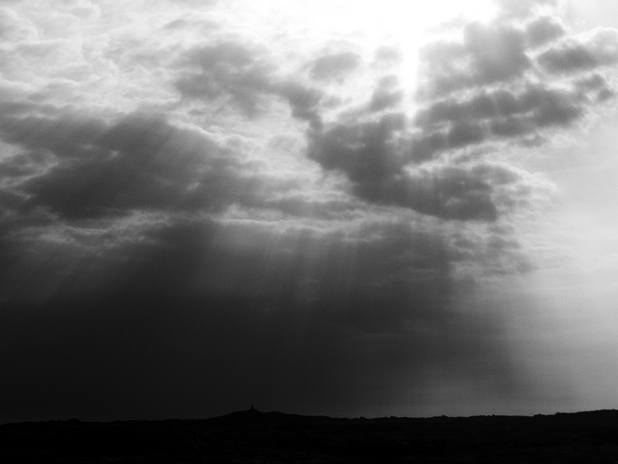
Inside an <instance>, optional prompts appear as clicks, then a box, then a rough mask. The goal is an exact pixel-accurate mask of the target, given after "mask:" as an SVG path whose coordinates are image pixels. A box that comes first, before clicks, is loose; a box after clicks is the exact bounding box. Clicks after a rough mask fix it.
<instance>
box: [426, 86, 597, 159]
mask: <svg viewBox="0 0 618 464" xmlns="http://www.w3.org/2000/svg"><path fill="white" fill-rule="evenodd" d="M584 82H587V81H583V82H581V83H580V82H576V83H574V84H573V85H572V87H571V88H570V89H565V88H560V87H556V88H551V87H549V86H542V85H529V86H528V87H527V88H524V89H521V90H518V91H509V90H504V89H498V90H495V91H481V92H479V93H478V94H477V95H475V96H473V97H471V98H469V99H457V98H451V99H447V100H440V101H437V102H435V103H434V104H432V105H430V106H429V107H427V108H426V109H424V110H421V111H419V113H418V114H417V117H416V122H417V124H418V125H419V126H420V127H423V128H427V129H431V128H433V129H434V130H435V129H436V128H438V129H439V128H444V127H446V128H447V130H448V133H449V136H450V143H449V144H445V143H440V142H442V140H441V139H438V140H435V141H434V145H433V146H432V147H429V148H428V149H426V150H428V154H432V153H433V152H437V151H438V150H440V149H444V148H446V147H450V148H454V147H457V146H461V145H471V144H478V143H481V142H483V141H485V140H488V139H491V138H492V137H498V138H516V137H519V136H522V135H526V134H530V133H534V132H539V131H542V130H543V129H544V128H548V127H553V126H558V127H559V126H568V125H569V124H571V123H573V122H574V121H577V120H579V119H581V118H582V117H583V116H584V115H585V114H586V112H587V111H588V109H589V107H590V105H591V101H590V100H589V98H588V94H587V93H585V92H584V93H582V90H584V91H585V90H591V91H597V92H600V91H603V90H605V87H603V89H591V88H587V87H586V84H585V83H584ZM599 85H600V84H599ZM484 127H485V128H486V130H484V129H483V128H484ZM432 148H433V149H432ZM422 154H423V151H421V155H422Z"/></svg>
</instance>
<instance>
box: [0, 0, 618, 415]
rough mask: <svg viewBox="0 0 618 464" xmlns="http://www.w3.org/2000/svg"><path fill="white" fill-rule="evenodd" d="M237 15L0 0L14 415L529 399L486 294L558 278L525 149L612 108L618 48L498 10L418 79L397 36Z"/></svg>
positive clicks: (608, 38)
mask: <svg viewBox="0 0 618 464" xmlns="http://www.w3.org/2000/svg"><path fill="white" fill-rule="evenodd" d="M224 3H225V2H193V1H191V2H189V1H183V2H169V1H167V0H157V1H155V2H142V1H137V0H136V1H135V2H131V5H130V6H127V7H122V8H121V10H122V13H123V14H122V18H120V17H119V16H118V6H117V5H115V4H112V3H111V2H108V1H98V2H94V1H93V2H90V1H87V0H74V1H66V2H60V3H58V4H55V3H54V5H51V4H50V3H49V2H45V1H36V2H32V3H31V2H28V4H27V5H26V2H23V1H18V0H16V1H12V2H2V3H0V38H1V39H2V42H3V44H2V46H1V47H0V73H1V74H0V75H1V78H0V304H1V305H3V307H6V308H8V309H7V310H6V311H3V312H2V314H1V315H0V327H1V329H0V340H2V342H1V343H2V349H0V353H4V354H3V355H2V358H3V360H4V361H5V363H4V364H5V365H7V366H8V365H9V364H11V363H9V360H8V358H7V356H9V354H10V353H20V354H19V356H18V357H19V362H18V363H13V364H11V365H12V366H13V367H11V368H9V371H10V372H7V373H6V374H7V375H6V377H7V378H9V379H10V380H9V382H8V383H6V384H4V386H3V387H1V388H0V393H1V396H2V397H3V398H10V399H11V404H10V405H9V404H8V402H7V401H4V402H3V404H2V407H1V408H0V410H2V411H3V414H5V415H6V417H4V418H3V417H0V420H2V419H24V418H37V417H57V416H62V415H65V414H66V415H71V416H73V415H75V416H81V415H85V416H91V417H107V418H111V417H139V416H144V415H146V416H161V417H162V416H166V415H170V416H171V415H173V416H192V415H208V414H211V413H215V412H225V410H226V409H229V408H234V407H239V406H244V405H245V403H247V404H250V403H251V402H254V403H257V404H259V405H261V406H262V407H265V408H270V407H272V408H288V409H293V410H303V411H306V412H330V413H342V414H357V413H363V412H367V411H369V412H375V413H378V414H380V413H385V412H387V411H388V412H392V411H397V410H400V411H401V410H402V409H401V408H403V410H404V411H403V412H404V413H413V412H414V411H419V410H420V411H433V412H435V411H434V410H432V409H431V408H430V407H429V406H427V405H429V404H433V403H432V401H435V402H439V401H440V400H441V399H442V400H443V399H444V397H443V396H440V395H441V394H442V393H440V392H444V391H445V390H443V389H441V388H442V387H443V386H444V385H450V386H452V388H453V390H458V389H459V390H458V391H463V392H465V393H466V394H469V396H470V398H472V399H471V400H470V401H471V403H474V404H477V405H478V404H481V403H482V402H483V401H484V398H493V399H496V398H498V399H502V400H503V401H506V402H508V401H511V400H512V401H515V400H516V399H517V398H519V395H521V394H522V391H523V390H525V389H526V388H528V387H527V386H526V385H525V383H526V382H525V380H522V379H523V378H524V377H525V376H523V374H522V373H521V372H520V371H519V370H518V368H517V367H516V366H514V365H513V364H512V363H511V360H510V357H509V356H510V355H509V353H508V349H507V347H506V346H505V344H504V342H503V340H502V335H503V333H502V330H503V329H502V326H501V320H500V317H499V315H498V314H491V313H482V314H481V313H480V312H474V311H467V310H468V309H469V308H466V304H465V302H467V301H472V297H471V296H470V295H472V294H473V293H474V291H473V289H474V288H475V286H476V284H477V283H478V282H480V281H483V280H485V279H491V278H493V277H495V276H501V275H505V274H516V273H526V272H530V271H531V270H533V269H534V268H535V266H537V265H538V263H537V262H536V261H535V258H534V256H533V254H532V252H531V251H530V250H528V249H527V248H526V243H525V241H524V240H522V239H521V238H520V236H519V235H518V231H519V230H520V229H521V228H523V227H524V226H526V225H528V224H529V223H530V221H532V220H534V218H535V217H539V216H540V215H542V214H544V212H545V211H546V209H547V208H548V206H549V205H550V204H551V201H552V198H553V195H554V192H555V188H554V186H553V185H552V183H551V181H550V180H548V179H547V178H546V176H544V175H543V173H540V172H536V171H534V170H533V169H532V168H531V167H530V164H527V163H526V160H525V158H526V157H527V156H534V154H535V153H536V152H535V150H538V149H539V147H543V146H546V145H549V144H551V143H552V140H553V139H554V138H556V137H557V136H559V135H561V134H565V133H567V131H570V130H577V126H578V125H579V124H581V123H582V122H583V121H585V120H586V119H587V118H589V117H590V116H591V115H593V114H594V113H595V112H597V111H600V110H601V108H602V107H603V105H604V104H606V102H608V101H610V100H611V99H612V98H613V95H614V89H613V85H612V82H613V80H612V66H613V65H614V64H615V63H616V56H618V55H617V54H616V50H618V48H617V47H618V36H617V35H616V31H613V30H606V29H603V30H594V31H591V32H589V33H586V34H573V33H571V31H570V30H569V28H568V27H567V25H565V24H564V23H563V22H562V21H561V20H560V18H559V17H558V16H556V11H557V10H555V9H554V7H553V2H497V3H498V4H499V11H498V13H497V15H496V17H495V18H493V19H492V20H490V21H486V22H479V21H463V20H457V21H454V22H451V23H449V24H448V25H447V26H443V27H441V28H439V29H438V30H437V32H436V33H434V34H433V35H428V37H427V41H426V42H427V43H425V45H424V46H423V47H422V48H421V50H420V52H419V57H418V60H419V62H418V76H417V83H416V84H413V83H411V82H409V81H408V80H407V79H410V75H409V73H406V72H404V71H405V66H406V65H407V64H409V63H410V62H411V61H412V60H411V59H410V57H406V56H405V51H404V50H403V49H399V48H398V47H397V46H393V44H392V43H386V42H385V43H374V42H362V41H360V40H359V39H358V37H356V36H354V35H351V36H349V37H347V40H333V39H331V38H330V36H329V35H324V36H322V37H321V38H320V40H319V41H313V40H310V39H309V38H307V37H305V36H303V34H309V32H307V31H304V30H303V29H302V28H300V27H289V29H291V30H292V32H290V31H289V30H288V29H286V28H281V27H278V26H277V24H278V23H277V22H276V21H277V20H278V19H277V18H266V19H264V18H261V17H259V18H258V16H255V15H247V16H250V17H251V18H253V20H254V21H256V22H254V23H252V22H250V20H249V19H247V18H246V17H245V15H240V16H236V15H235V13H234V12H235V11H236V10H234V5H232V6H229V5H228V6H226V5H225V4H224ZM237 6H243V4H242V3H239V4H238V5H237ZM244 6H246V7H247V8H249V7H248V6H247V5H244ZM238 11H240V10H238ZM255 18H258V19H255ZM270 21H272V22H270ZM288 26H289V25H288ZM292 26H294V25H293V24H292ZM264 29H266V30H267V31H268V33H266V32H264V31H263V30H264ZM268 34H272V36H273V37H279V40H270V39H272V37H270V36H269V35H268ZM286 34H287V35H286ZM299 37H300V38H299ZM355 37H356V38H355ZM367 43H369V44H370V45H367ZM298 44H300V45H298ZM296 45H298V47H297V46H296ZM402 69H403V71H402ZM524 155H525V156H524ZM151 350H154V351H155V354H154V355H153V354H152V351H151ZM153 356H154V357H153ZM26 366H29V367H28V368H26ZM472 377H473V378H475V379H477V380H478V381H479V383H482V384H483V385H484V386H485V389H484V390H483V391H480V390H477V389H475V388H474V386H471V382H470V378H472ZM118 379H124V380H123V381H122V382H124V383H123V384H121V383H122V382H121V381H120V380H118ZM213 379H216V381H213ZM247 379H254V380H255V382H253V381H252V382H251V383H252V386H247V385H248V382H247ZM402 379H403V380H402ZM40 385H46V386H48V387H49V388H46V390H45V391H44V392H43V393H38V394H37V393H36V392H35V391H34V389H35V388H39V386H40ZM153 385H156V386H157V387H153ZM52 386H55V387H52ZM447 390H448V389H447ZM85 392H91V393H92V396H89V395H88V394H86V393H85ZM488 392H489V393H488ZM447 393H448V392H447ZM446 396H448V395H446ZM33 397H35V400H34V401H33V400H32V398H33ZM138 397H139V398H141V399H139V400H138V401H137V402H135V401H136V398H138ZM162 397H165V398H168V400H169V401H168V402H167V403H165V404H161V401H160V400H161V398H162ZM204 397H206V399H204ZM200 398H201V399H200ZM496 401H498V400H496ZM196 404H197V406H196ZM423 407H426V408H427V409H422V408H423ZM398 408H399V409H398Z"/></svg>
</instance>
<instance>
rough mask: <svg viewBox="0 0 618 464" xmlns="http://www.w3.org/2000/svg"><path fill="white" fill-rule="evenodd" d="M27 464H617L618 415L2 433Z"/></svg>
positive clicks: (75, 423) (286, 421) (165, 424)
mask: <svg viewBox="0 0 618 464" xmlns="http://www.w3.org/2000/svg"><path fill="white" fill-rule="evenodd" d="M0 459H2V462H19V463H35V462H36V463H39V462H41V463H42V462H45V463H102V462H115V463H145V462H148V463H152V462H157V463H158V462H166V463H168V462H173V463H196V462H235V463H249V462H251V463H273V462H274V463H278V462H299V463H322V462H415V463H424V462H427V463H446V462H449V463H490V462H500V463H537V462H538V463H541V462H542V463H553V462H556V463H558V462H560V463H570V462H572V463H574V462H578V463H579V462H581V463H584V462H585V463H616V462H618V412H617V411H614V410H611V411H595V412H582V413H572V414H561V413H559V414H555V415H537V416H533V417H527V416H478V417H469V418H450V417H434V418H423V419H420V418H397V417H390V418H379V419H365V418H357V419H343V418H331V417H325V416H302V415H295V414H284V413H280V412H260V411H258V410H255V409H253V408H252V409H249V410H246V411H239V412H234V413H231V414H227V415H225V416H221V417H216V418H212V419H205V420H165V421H122V422H81V421H79V420H69V421H51V422H30V423H19V424H6V425H2V426H0Z"/></svg>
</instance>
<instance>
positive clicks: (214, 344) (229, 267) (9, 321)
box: [0, 223, 516, 419]
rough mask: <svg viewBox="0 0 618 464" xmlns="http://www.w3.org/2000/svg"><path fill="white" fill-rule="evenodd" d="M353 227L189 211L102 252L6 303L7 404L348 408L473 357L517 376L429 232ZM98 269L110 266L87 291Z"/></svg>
mask: <svg viewBox="0 0 618 464" xmlns="http://www.w3.org/2000/svg"><path fill="white" fill-rule="evenodd" d="M359 238H360V240H359V241H354V242H350V241H349V240H345V239H344V238H343V237H337V236H333V237H331V238H329V239H327V240H324V239H323V238H320V237H316V236H312V234H311V233H309V232H308V233H306V234H303V235H301V236H294V235H291V236H285V235H283V236H282V235H278V236H273V235H271V234H269V233H261V232H260V231H259V229H258V230H255V229H252V228H251V226H250V225H247V226H246V228H244V227H243V226H221V225H216V224H214V223H201V224H197V223H188V224H177V225H175V226H171V227H170V226H166V227H164V228H160V229H155V230H152V231H151V232H150V234H149V239H148V240H144V241H143V242H142V243H141V244H137V245H135V244H134V245H131V246H130V247H125V248H123V249H120V250H117V251H116V252H114V253H108V254H106V255H105V256H99V257H97V258H96V259H95V261H94V263H93V262H90V264H89V265H88V266H84V265H82V266H80V270H79V272H76V273H75V274H72V275H69V276H67V278H66V280H65V282H64V284H63V286H64V288H63V290H62V291H57V292H56V293H55V296H54V298H53V299H51V300H48V301H47V302H45V303H44V304H38V305H37V304H30V305H28V304H21V305H17V304H12V305H11V306H8V307H7V306H5V310H4V311H3V312H2V314H1V315H0V318H1V322H2V323H1V324H0V334H1V335H2V337H0V340H1V341H0V344H1V345H2V349H1V350H0V353H2V355H0V356H2V357H3V361H6V362H3V364H4V365H5V366H7V370H5V378H6V379H7V381H5V382H2V386H1V387H0V390H1V393H2V398H3V400H2V411H3V417H4V418H5V419H11V418H15V417H18V418H24V417H69V416H80V417H103V418H118V417H166V416H174V417H177V416H184V417H187V416H189V417H196V416H198V417H199V416H208V415H213V414H217V413H223V412H227V411H228V410H232V409H238V408H241V407H245V406H246V404H250V403H254V404H256V405H257V406H259V407H261V408H264V409H271V408H273V409H274V408H277V409H287V410H295V411H299V412H330V413H331V414H333V413H335V414H353V415H355V414H359V412H360V411H361V410H363V411H366V412H367V411H368V412H370V411H372V407H375V408H376V409H375V410H376V411H379V410H382V411H384V410H389V408H393V410H394V409H395V408H397V407H400V406H399V405H400V404H401V403H400V402H401V400H402V395H403V396H404V397H405V396H407V395H409V391H407V392H406V391H405V388H404V385H408V386H409V385H417V386H418V387H417V388H419V389H420V388H422V387H420V385H423V384H424V383H425V382H429V384H430V385H432V384H431V382H432V381H436V382H438V384H439V382H440V380H432V372H433V371H435V370H436V369H437V370H440V371H442V370H444V371H446V372H449V376H450V380H449V381H450V382H453V383H454V384H457V382H458V379H461V378H465V376H466V372H468V373H469V372H470V371H474V372H475V373H476V375H477V380H479V381H481V380H482V379H486V380H488V381H491V382H495V383H496V385H497V387H496V388H500V384H510V385H513V386H514V385H516V382H514V378H515V371H514V369H513V368H512V367H511V366H510V365H509V363H508V361H507V358H506V353H505V352H504V350H503V348H502V347H501V345H500V344H499V343H498V341H497V338H495V337H494V336H495V334H496V333H497V332H496V330H499V329H498V327H499V326H498V324H497V322H496V321H494V320H492V319H491V318H490V317H488V318H482V319H481V318H477V317H476V316H474V315H467V316H466V317H465V318H464V317H460V316H458V315H457V314H456V313H454V312H453V311H452V310H451V304H452V301H451V300H452V299H453V298H454V297H455V292H456V288H455V287H453V285H452V283H451V282H450V279H449V277H448V275H449V262H450V260H451V259H452V258H451V257H450V256H449V251H448V248H446V247H445V244H444V243H443V241H442V239H441V238H440V237H439V236H436V235H435V234H431V235H429V234H424V233H420V232H417V231H414V230H413V229H412V228H411V227H410V226H409V225H403V224H393V225H391V226H386V227H384V226H383V225H376V226H375V227H371V226H369V227H367V228H365V229H363V230H360V231H359ZM153 244H155V245H153ZM237 244H241V246H238V245H237ZM52 246H53V245H52ZM48 251H49V250H48ZM291 251H293V252H291ZM56 256H57V255H56ZM117 259H121V261H120V262H122V266H121V267H119V266H118V265H117V264H114V263H115V262H116V260H117ZM62 264H63V262H62V261H51V264H50V263H48V264H47V272H52V271H54V270H55V266H58V265H62ZM94 274H96V275H97V276H99V278H100V277H101V275H102V276H103V277H104V278H106V279H108V278H109V277H110V276H113V277H114V278H112V279H111V283H110V282H108V285H107V286H105V287H103V288H104V289H105V291H104V292H102V291H101V289H99V291H97V292H93V293H89V292H86V293H82V292H83V290H80V286H81V285H82V284H84V283H88V284H89V285H92V279H93V277H94ZM87 288H88V286H87ZM3 295H5V296H6V295H7V293H3ZM34 336H36V344H33V343H31V341H32V340H33V337H34ZM9 353H12V354H14V353H20V362H19V363H15V362H8V361H9V359H8V358H6V359H4V358H5V357H6V356H9ZM487 366H490V367H489V369H488V368H487ZM402 372H405V375H404V378H402V377H401V375H402V374H401V373H402ZM40 385H46V386H49V387H47V388H45V389H43V390H42V391H41V390H40V389H39V390H37V391H35V388H37V386H40ZM54 385H57V386H58V387H57V388H56V387H53V386H54ZM408 388H414V387H408ZM422 402H423V399H422V395H421V396H418V397H416V395H412V398H411V399H408V400H407V401H406V404H408V405H409V406H408V407H412V408H413V407H415V406H418V405H420V404H422ZM359 405H363V406H360V407H359Z"/></svg>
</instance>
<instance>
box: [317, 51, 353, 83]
mask: <svg viewBox="0 0 618 464" xmlns="http://www.w3.org/2000/svg"><path fill="white" fill-rule="evenodd" d="M360 65H361V58H360V56H359V55H358V54H356V53H353V52H339V53H333V54H328V55H323V56H320V57H319V58H317V59H316V60H315V61H314V62H313V64H312V65H311V71H310V72H311V76H312V77H313V78H314V79H317V80H336V79H341V78H343V77H345V76H346V75H348V74H350V73H352V72H353V71H355V70H356V69H358V68H359V67H360Z"/></svg>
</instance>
